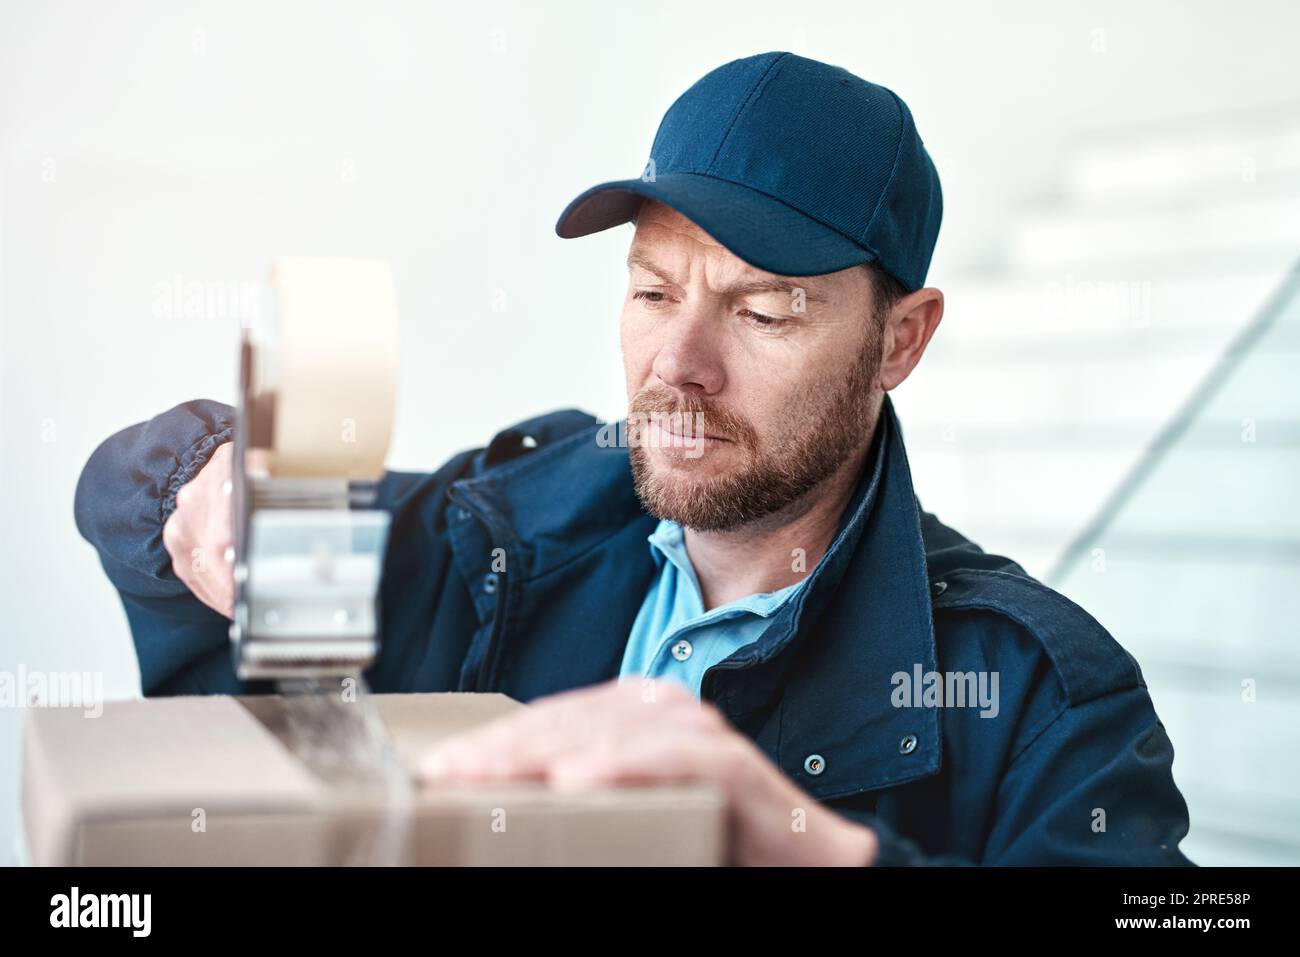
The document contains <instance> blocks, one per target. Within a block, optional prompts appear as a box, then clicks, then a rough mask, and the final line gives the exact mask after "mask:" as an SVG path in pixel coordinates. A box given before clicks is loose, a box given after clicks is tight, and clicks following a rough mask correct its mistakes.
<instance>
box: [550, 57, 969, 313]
mask: <svg viewBox="0 0 1300 957" xmlns="http://www.w3.org/2000/svg"><path fill="white" fill-rule="evenodd" d="M647 198H648V199H653V200H658V201H659V202H661V203H664V204H665V205H667V206H671V207H672V208H673V209H675V210H677V211H678V212H679V213H681V214H682V215H684V216H686V217H687V218H688V219H690V220H691V221H693V222H694V223H695V224H696V225H697V226H699V227H700V228H701V229H703V230H704V231H705V232H707V233H709V234H710V235H711V236H712V237H713V238H714V239H716V240H717V241H718V242H720V243H721V244H722V245H723V246H725V247H726V248H727V249H729V250H730V251H731V252H733V253H734V254H735V255H737V256H739V257H740V258H741V259H743V260H745V261H746V262H747V263H749V264H750V265H751V266H755V267H757V268H758V269H762V270H764V271H765V272H772V273H778V274H780V275H784V276H813V275H820V274H821V273H828V272H835V271H836V270H839V269H846V268H848V267H849V266H855V265H858V264H860V263H866V262H877V263H879V264H880V265H881V266H882V267H883V268H884V269H885V270H887V271H888V272H889V273H891V274H892V275H893V276H894V277H895V278H896V279H898V280H899V282H901V283H902V284H903V286H904V287H906V288H907V289H908V290H909V291H915V290H917V289H920V288H921V287H922V286H923V285H925V274H926V271H927V270H928V269H929V267H930V256H931V254H932V253H933V252H934V243H935V240H936V239H937V238H938V235H939V221H940V219H942V217H943V197H942V194H941V193H940V190H939V174H938V172H937V171H936V170H935V168H934V163H932V162H931V161H930V156H929V154H928V153H926V150H925V146H924V145H923V144H922V142H921V137H920V136H919V135H917V132H916V125H915V124H914V123H913V122H912V114H911V111H909V110H908V108H907V104H905V103H904V102H903V101H902V100H901V99H900V98H899V97H898V96H897V95H895V94H894V93H893V92H892V91H890V90H887V89H885V88H884V87H882V86H877V85H876V84H874V83H868V82H867V81H866V80H862V79H859V78H858V77H856V76H854V75H853V74H852V73H849V72H848V71H847V70H844V69H841V68H840V67H835V66H829V65H827V64H825V63H819V62H817V61H816V60H809V59H805V58H804V57H801V56H795V55H794V54H793V53H763V54H760V55H758V56H751V57H746V58H745V59H743V60H734V61H732V62H731V63H728V64H726V65H724V66H720V67H718V68H717V69H716V70H714V71H713V72H711V73H709V74H707V75H706V76H704V77H703V78H702V79H700V80H699V81H698V82H697V83H696V84H695V85H694V86H692V87H691V88H690V89H689V90H687V91H686V92H685V93H683V94H682V95H681V96H680V97H678V99H677V101H676V102H675V103H673V105H672V106H671V107H669V108H668V112H667V113H665V114H664V118H663V121H662V122H661V123H660V124H659V132H658V133H656V134H655V141H654V146H652V147H651V150H650V162H648V163H647V164H646V169H645V171H644V172H643V173H642V175H641V176H640V177H638V178H637V179H628V180H618V181H614V182H609V183H602V184H600V185H599V186H595V187H592V188H591V189H589V190H587V191H586V192H585V193H583V194H582V195H580V196H579V197H578V198H577V199H575V200H574V201H573V202H571V203H570V204H569V205H568V207H567V208H566V209H565V210H564V212H563V213H562V214H561V215H560V219H559V221H558V222H557V223H556V224H555V231H556V233H558V234H559V235H560V236H561V237H563V238H565V239H572V238H574V237H577V236H586V235H588V234H590V233H595V232H599V231H600V230H602V229H608V228H609V227H611V226H617V225H618V224H620V223H626V222H629V221H630V220H631V219H632V217H633V216H634V215H635V214H636V210H637V207H638V206H640V204H641V201H642V199H647Z"/></svg>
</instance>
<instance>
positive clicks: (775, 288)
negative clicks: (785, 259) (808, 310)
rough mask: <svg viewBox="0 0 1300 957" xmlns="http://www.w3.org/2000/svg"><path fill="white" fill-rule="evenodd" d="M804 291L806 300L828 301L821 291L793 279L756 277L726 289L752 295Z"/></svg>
mask: <svg viewBox="0 0 1300 957" xmlns="http://www.w3.org/2000/svg"><path fill="white" fill-rule="evenodd" d="M801 290H802V292H803V298H804V301H805V302H822V303H824V302H826V301H827V299H826V297H825V296H823V295H822V294H821V293H819V292H817V291H816V290H814V289H809V288H808V287H807V286H801V285H800V284H799V283H797V282H795V281H794V280H793V279H779V278H776V277H773V278H772V279H755V280H753V281H751V282H742V283H737V284H736V285H734V286H731V287H729V288H728V289H726V290H724V291H725V292H726V293H727V294H728V295H731V296H752V295H754V294H756V293H761V292H783V293H786V294H787V295H791V296H793V295H794V294H795V293H796V292H799V291H801Z"/></svg>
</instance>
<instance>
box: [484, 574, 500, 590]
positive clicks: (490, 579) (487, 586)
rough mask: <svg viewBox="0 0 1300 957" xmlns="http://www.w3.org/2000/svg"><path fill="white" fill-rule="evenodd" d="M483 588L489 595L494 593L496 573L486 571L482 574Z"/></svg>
mask: <svg viewBox="0 0 1300 957" xmlns="http://www.w3.org/2000/svg"><path fill="white" fill-rule="evenodd" d="M483 590H484V591H485V592H487V593H488V594H489V595H495V594H496V591H497V573H496V572H488V573H487V574H486V575H484V576H483Z"/></svg>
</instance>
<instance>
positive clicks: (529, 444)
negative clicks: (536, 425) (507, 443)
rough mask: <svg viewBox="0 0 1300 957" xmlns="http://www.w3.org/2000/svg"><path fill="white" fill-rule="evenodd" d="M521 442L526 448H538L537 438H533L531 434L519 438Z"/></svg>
mask: <svg viewBox="0 0 1300 957" xmlns="http://www.w3.org/2000/svg"><path fill="white" fill-rule="evenodd" d="M519 444H520V445H521V446H522V447H523V448H526V449H535V448H537V440H536V439H535V438H533V437H532V436H531V435H525V436H524V437H523V438H522V439H520V440H519Z"/></svg>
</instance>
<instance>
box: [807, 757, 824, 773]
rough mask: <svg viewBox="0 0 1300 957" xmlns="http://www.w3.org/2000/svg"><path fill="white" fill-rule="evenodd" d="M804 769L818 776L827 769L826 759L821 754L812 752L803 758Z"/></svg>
mask: <svg viewBox="0 0 1300 957" xmlns="http://www.w3.org/2000/svg"><path fill="white" fill-rule="evenodd" d="M803 769H804V770H805V771H807V772H808V773H809V774H811V775H812V776H813V777H816V776H817V775H819V774H821V773H822V772H823V771H825V770H826V759H825V758H823V757H822V756H821V755H820V754H810V755H808V757H806V758H804V759H803Z"/></svg>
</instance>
